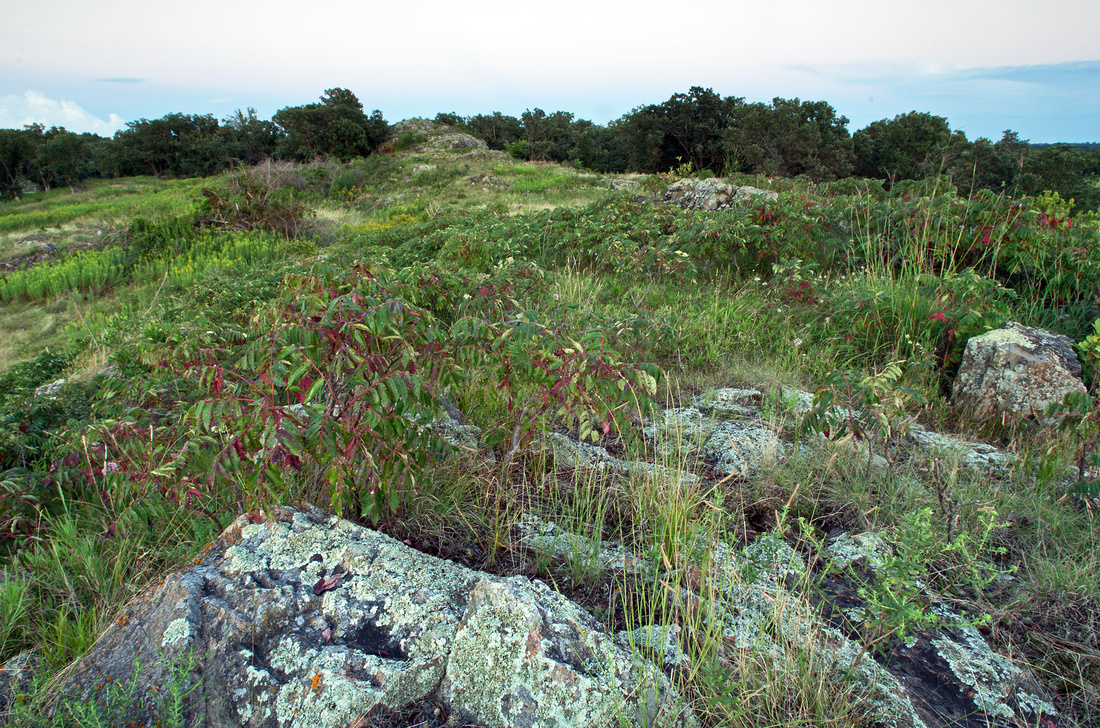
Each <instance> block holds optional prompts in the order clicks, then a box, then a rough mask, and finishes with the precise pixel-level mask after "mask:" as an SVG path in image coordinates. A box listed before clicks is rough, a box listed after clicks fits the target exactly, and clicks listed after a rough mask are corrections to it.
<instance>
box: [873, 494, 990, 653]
mask: <svg viewBox="0 0 1100 728" xmlns="http://www.w3.org/2000/svg"><path fill="white" fill-rule="evenodd" d="M1000 526H1001V524H999V523H998V521H997V513H996V511H994V510H992V509H985V510H983V511H982V519H981V524H980V526H979V528H978V530H977V531H976V532H971V531H969V530H966V531H963V532H961V534H959V537H958V538H956V539H954V540H952V541H951V542H949V543H947V544H946V545H943V544H942V543H941V540H940V537H939V536H938V535H937V534H936V532H935V529H934V527H933V523H932V509H931V508H922V509H920V510H918V511H916V512H913V513H911V514H910V515H909V516H908V517H907V518H905V519H904V521H903V522H902V523H901V524H900V526H899V528H898V530H897V532H896V533H895V534H894V538H893V541H894V548H893V549H892V550H891V551H890V552H889V553H887V554H886V555H885V556H883V557H882V558H881V560H880V562H879V563H878V564H877V565H876V566H874V567H873V569H872V571H873V574H872V575H871V576H870V577H869V578H868V579H866V580H864V581H863V583H862V584H861V585H860V587H859V595H860V597H861V598H862V599H863V600H864V601H865V602H866V605H865V606H864V607H863V608H862V613H863V620H864V624H863V629H864V635H865V637H864V640H865V649H867V650H875V651H878V652H880V653H886V652H887V651H888V649H889V645H890V644H891V640H892V639H893V638H897V639H900V640H905V639H906V638H908V637H909V636H910V635H912V634H913V632H915V631H917V630H922V629H929V628H932V629H935V628H938V627H940V626H941V625H942V626H949V627H955V626H959V624H962V625H967V626H973V625H975V624H981V623H984V622H987V621H988V620H989V615H981V616H979V617H978V618H976V619H975V618H963V619H962V620H961V621H956V620H954V619H950V618H949V617H948V616H947V612H945V611H944V610H943V607H939V608H936V607H935V606H934V605H933V604H932V600H931V592H930V590H929V588H928V587H929V586H938V587H941V588H947V589H951V590H958V589H959V588H960V587H966V588H969V589H971V590H972V593H979V594H980V593H981V591H982V589H984V588H985V587H986V586H988V585H989V584H991V583H992V582H993V580H994V579H996V578H997V576H998V575H1000V574H1001V573H1002V572H1001V570H1000V569H998V568H996V567H995V566H994V565H992V564H991V563H990V562H989V561H988V560H987V555H988V554H990V553H994V554H998V553H1004V549H1003V548H993V547H991V546H990V541H991V537H992V536H993V533H994V531H995V530H996V529H997V528H999V527H1000Z"/></svg>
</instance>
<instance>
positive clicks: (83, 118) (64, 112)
mask: <svg viewBox="0 0 1100 728" xmlns="http://www.w3.org/2000/svg"><path fill="white" fill-rule="evenodd" d="M27 124H42V125H44V126H45V127H46V128H49V127H51V126H63V127H65V128H66V129H68V130H69V131H73V132H77V133H82V132H93V133H95V134H99V135H101V136H108V137H109V136H111V135H113V134H114V133H115V132H116V131H118V130H119V129H123V128H125V127H126V121H125V120H124V119H123V118H122V117H121V116H119V115H118V114H110V115H109V116H108V118H107V120H106V121H104V120H103V119H100V118H99V117H97V116H93V115H92V114H90V113H88V111H87V110H85V109H83V108H82V107H80V106H79V105H78V104H77V103H76V102H74V101H64V100H60V101H59V100H57V99H51V98H49V97H47V96H46V95H45V94H43V93H41V92H39V91H27V92H26V93H24V94H23V95H22V96H18V95H16V94H5V95H3V96H0V128H3V129H21V128H23V127H24V126H26V125H27Z"/></svg>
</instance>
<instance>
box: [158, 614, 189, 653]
mask: <svg viewBox="0 0 1100 728" xmlns="http://www.w3.org/2000/svg"><path fill="white" fill-rule="evenodd" d="M190 639H191V623H190V622H188V621H187V620H186V619H183V618H182V617H181V618H180V619H173V620H172V621H171V622H169V623H168V626H167V627H165V628H164V637H163V638H162V639H161V641H160V646H161V647H169V646H172V645H175V644H177V643H179V642H187V641H190Z"/></svg>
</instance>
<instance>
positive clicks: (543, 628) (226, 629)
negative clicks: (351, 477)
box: [63, 508, 692, 728]
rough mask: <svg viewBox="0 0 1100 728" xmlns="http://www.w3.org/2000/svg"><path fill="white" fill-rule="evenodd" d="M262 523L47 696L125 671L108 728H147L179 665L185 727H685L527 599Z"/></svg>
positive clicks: (528, 592)
mask: <svg viewBox="0 0 1100 728" xmlns="http://www.w3.org/2000/svg"><path fill="white" fill-rule="evenodd" d="M275 513H276V517H275V518H272V519H268V520H266V521H263V522H261V523H255V524H254V523H249V522H248V521H247V520H246V519H245V518H244V517H242V518H241V519H238V520H237V521H236V522H234V524H233V525H232V526H230V528H229V529H227V531H226V533H225V534H224V535H223V537H222V539H221V540H220V543H219V544H216V545H215V546H213V547H212V548H211V549H210V551H209V552H208V554H207V556H206V557H205V558H204V559H202V560H200V563H198V564H196V565H194V566H192V567H191V568H188V569H187V570H185V571H183V572H181V573H177V574H173V575H171V576H169V577H168V578H167V579H166V580H165V581H164V582H163V583H162V584H161V585H160V586H158V587H156V588H154V589H151V590H150V591H149V592H147V593H146V594H145V595H143V596H142V597H141V598H139V599H137V600H136V601H135V602H134V603H133V604H132V606H131V607H130V608H129V609H128V610H127V612H126V614H124V615H123V617H122V618H120V619H119V621H118V622H117V623H116V624H115V625H113V626H112V627H111V628H110V629H108V630H107V632H106V633H105V634H104V635H103V637H102V638H101V639H100V641H99V642H98V643H97V644H96V646H95V647H94V648H93V649H92V650H91V651H90V652H89V654H87V655H86V656H85V657H84V658H83V659H82V660H81V661H80V662H79V663H78V664H77V665H76V666H75V669H74V672H73V673H72V676H71V677H70V678H69V680H68V681H67V682H66V684H65V686H64V688H63V693H64V694H65V695H66V696H68V697H69V698H70V699H74V698H75V699H77V700H85V701H86V700H96V701H105V700H107V698H108V696H109V694H110V691H109V690H105V689H104V686H105V685H107V684H110V683H112V682H118V683H122V682H123V681H125V680H127V679H130V678H132V677H133V676H134V675H135V660H136V661H137V662H138V664H139V665H140V669H139V670H138V672H137V678H136V680H137V689H136V695H137V700H135V701H134V704H133V706H132V707H131V709H130V714H128V715H126V716H124V718H125V720H126V721H127V724H128V725H131V724H132V725H147V726H152V725H154V724H155V723H156V720H157V714H156V706H157V705H158V702H159V698H158V692H160V690H161V687H162V686H163V685H165V684H166V683H167V682H169V681H170V680H171V679H172V678H173V676H174V675H178V672H179V668H178V666H179V665H181V664H183V665H189V664H190V662H189V661H190V660H192V659H193V660H194V665H193V668H194V669H193V670H192V671H191V672H190V673H185V674H183V675H181V676H179V678H180V679H181V680H182V681H183V682H184V684H186V685H190V686H194V688H195V689H194V690H193V691H192V692H191V693H190V696H189V700H188V701H187V702H186V707H185V708H184V712H185V715H184V716H182V717H183V719H184V722H185V724H186V725H189V726H199V725H205V726H227V725H234V726H236V725H240V726H255V727H259V726H265V727H267V726H272V727H274V726H310V727H311V728H314V727H322V726H332V727H333V728H335V727H336V726H339V727H340V728H345V727H346V726H347V725H348V724H349V723H351V722H352V721H353V720H354V719H355V718H356V717H357V716H360V715H362V714H363V713H365V712H366V711H368V710H369V709H371V708H372V707H374V706H376V705H382V706H386V707H391V708H397V707H401V706H404V705H407V704H408V703H410V702H413V701H417V700H423V699H438V700H442V701H444V704H445V705H447V706H448V707H449V709H450V710H452V711H453V712H455V713H457V714H460V715H462V716H464V717H465V718H466V719H468V720H469V721H472V722H475V723H479V724H482V725H489V726H502V727H503V726H564V725H603V724H610V723H612V722H614V721H616V720H619V719H620V718H625V719H626V720H627V722H628V723H632V724H642V723H644V724H646V725H665V726H679V725H690V724H691V723H692V720H691V716H690V713H689V712H688V711H686V709H680V708H676V707H675V706H677V705H679V704H680V702H681V701H680V700H679V699H678V698H677V696H676V694H675V692H674V691H673V690H672V688H671V687H670V686H669V684H668V681H667V679H665V678H663V676H661V674H660V673H659V671H656V670H655V669H653V668H650V669H648V670H647V669H646V668H645V667H644V666H639V665H636V664H635V662H634V661H632V660H631V657H630V653H629V652H627V651H626V650H624V649H623V648H622V647H620V646H617V645H615V644H614V642H613V640H611V639H610V638H609V637H608V636H606V635H604V634H603V633H602V632H601V630H600V626H599V624H598V623H596V622H595V621H594V620H593V619H592V618H591V617H590V616H589V615H588V614H587V613H586V612H584V610H583V609H581V608H580V607H577V606H576V605H574V604H572V603H571V602H568V601H567V600H565V599H564V597H561V596H560V595H558V594H557V593H556V592H553V591H551V590H550V589H548V588H547V587H545V586H544V585H542V584H540V583H538V582H529V581H527V580H526V579H524V578H521V577H513V578H510V579H506V578H501V577H495V576H490V575H487V574H483V573H480V572H476V571H472V570H470V569H467V568H464V567H462V566H459V565H456V564H453V563H451V562H448V561H445V560H442V559H438V558H435V557H432V556H429V555H426V554H421V553H419V552H417V551H416V550H414V549H412V548H410V547H408V546H405V545H404V544H402V543H400V542H398V541H396V540H394V539H392V538H389V537H388V536H385V535H383V534H380V533H378V532H376V531H372V530H370V529H366V528H362V527H359V526H356V525H354V524H352V523H350V522H348V521H344V520H342V519H339V518H335V517H327V516H324V515H322V514H320V513H318V512H302V511H296V510H294V509H289V508H288V509H277V510H276V512H275ZM174 671H175V672H174ZM490 678H491V679H490ZM498 678H499V679H498ZM645 683H648V684H651V685H652V686H653V688H652V689H651V690H649V691H648V692H646V691H638V690H637V689H635V687H636V685H638V684H645ZM648 697H652V698H653V702H652V703H650V702H646V701H647V698H648ZM650 718H655V719H656V720H655V721H650Z"/></svg>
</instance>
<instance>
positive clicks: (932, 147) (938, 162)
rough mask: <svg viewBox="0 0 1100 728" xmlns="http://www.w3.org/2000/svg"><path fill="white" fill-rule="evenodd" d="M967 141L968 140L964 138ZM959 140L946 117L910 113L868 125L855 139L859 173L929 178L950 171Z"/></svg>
mask: <svg viewBox="0 0 1100 728" xmlns="http://www.w3.org/2000/svg"><path fill="white" fill-rule="evenodd" d="M962 140H963V141H965V137H962ZM958 141H959V140H958V138H957V137H955V135H953V134H952V133H951V127H950V126H949V125H948V123H947V119H945V118H943V117H942V116H933V115H932V114H928V113H924V112H918V111H910V112H909V113H908V114H898V115H897V116H895V117H894V118H893V119H882V120H880V121H875V122H872V123H870V124H868V125H867V126H866V127H864V128H863V129H860V130H859V131H857V132H856V133H855V134H854V135H853V137H852V143H853V147H854V151H855V172H856V174H858V175H860V176H862V177H870V178H873V179H884V180H888V181H889V183H890V184H891V185H892V184H894V183H896V182H899V181H901V180H904V179H925V178H927V177H930V176H934V175H936V174H939V173H941V172H944V171H946V167H947V163H948V162H949V161H950V157H951V156H953V155H952V153H951V150H952V148H953V147H954V148H955V149H956V150H957V147H958V144H957V142H958Z"/></svg>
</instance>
